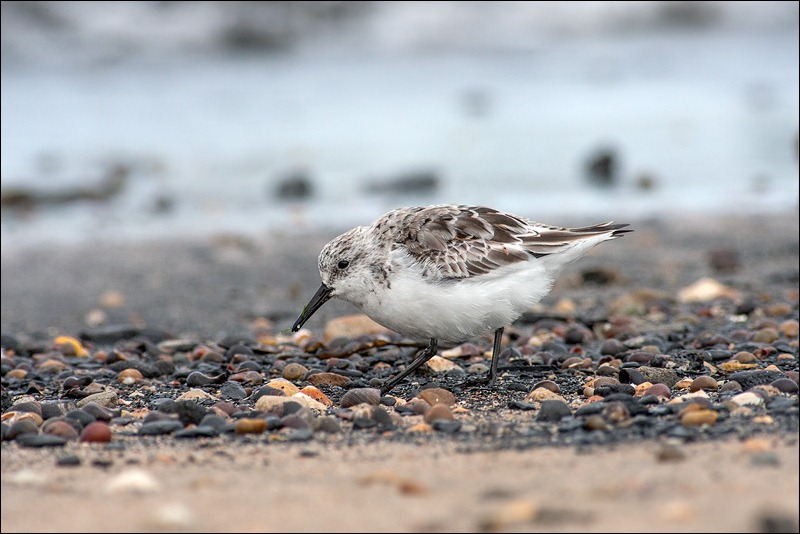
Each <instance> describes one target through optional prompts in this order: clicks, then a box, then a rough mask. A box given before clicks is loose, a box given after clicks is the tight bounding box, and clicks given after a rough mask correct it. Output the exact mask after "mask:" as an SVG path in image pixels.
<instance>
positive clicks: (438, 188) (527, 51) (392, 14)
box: [0, 2, 800, 251]
mask: <svg viewBox="0 0 800 534" xmlns="http://www.w3.org/2000/svg"><path fill="white" fill-rule="evenodd" d="M7 4H10V5H8V6H7ZM22 4H33V5H40V7H41V10H40V11H35V10H32V8H31V6H23V5H22ZM62 4H68V6H66V7H62V6H61V5H62ZM69 4H72V6H71V7H70V6H69ZM99 4H109V5H106V6H104V7H102V8H99V7H98V5H99ZM129 4H134V5H133V6H131V5H129ZM173 4H182V5H181V6H179V7H175V6H172V5H173ZM206 4H211V6H209V5H206ZM224 4H231V5H234V6H237V5H238V6H239V7H238V8H236V7H233V8H227V7H225V5H224ZM241 4H275V5H279V6H283V7H281V8H280V9H283V11H279V12H276V11H274V9H278V7H275V6H272V7H270V8H264V9H265V10H267V13H266V14H265V13H263V12H261V11H257V10H256V8H254V7H253V6H249V7H242V5H241ZM285 4H293V3H285V2H283V3H282V2H265V3H247V2H244V3H236V2H234V3H227V2H218V3H215V2H209V3H203V2H177V3H169V2H166V3H158V2H132V3H127V2H110V3H92V2H64V3H56V2H17V3H15V2H3V39H2V44H3V54H2V59H3V63H2V81H1V82H0V87H1V89H2V114H1V120H0V124H1V136H0V137H1V141H2V150H1V164H0V177H1V178H2V190H3V197H4V201H3V206H2V217H1V219H2V220H1V221H0V222H1V230H2V247H3V250H4V251H6V250H10V249H13V248H18V247H24V246H33V245H52V244H63V245H73V244H79V243H81V242H84V241H87V240H90V241H96V240H126V241H135V240H145V239H150V238H171V237H192V238H194V237H203V236H213V235H219V234H245V235H265V234H269V233H271V232H281V233H288V234H292V233H294V232H306V231H314V232H326V233H331V234H333V233H335V232H338V231H340V230H341V229H345V228H347V227H350V226H354V225H359V224H368V223H369V222H370V221H371V220H373V219H374V218H375V217H377V216H379V215H380V214H382V213H384V212H385V211H388V210H389V209H392V208H394V207H399V206H411V205H422V204H438V203H465V204H482V205H488V206H492V207H495V208H498V209H502V210H506V211H510V212H512V213H516V214H518V215H521V216H525V217H528V218H530V219H532V220H535V221H539V222H544V223H549V224H558V225H562V224H563V225H571V224H589V223H593V222H600V221H602V220H618V221H619V220H623V221H625V220H631V219H635V218H651V219H658V218H659V217H673V216H686V217H691V216H692V215H694V214H703V215H716V214H719V215H725V214H732V213H735V214H762V213H782V212H787V211H789V212H795V213H796V211H797V208H798V114H799V106H798V94H800V87H798V85H799V84H798V79H800V68H799V64H800V61H799V54H798V42H799V40H798V11H797V3H796V2H472V3H470V2H397V3H395V2H377V3H370V2H366V3H350V2H320V3H316V4H320V5H322V4H324V5H326V6H327V7H328V8H330V12H328V11H323V12H322V13H323V14H320V13H318V12H317V11H314V10H322V8H321V7H319V6H317V7H315V8H314V9H312V10H311V11H312V13H306V12H303V11H302V9H300V8H297V11H296V12H295V11H292V10H289V12H288V13H287V12H286V10H287V9H288V8H287V7H286V6H285ZM299 4H315V3H302V2H301V3H299ZM355 4H362V5H355ZM625 4H628V5H627V6H626V5H625ZM683 4H687V5H688V6H684V7H683V8H682V9H683V10H684V11H681V10H680V9H679V8H680V5H683ZM691 4H698V5H700V6H701V7H697V6H694V7H693V6H691ZM676 5H677V6H678V7H677V8H676V7H675V6H676ZM703 5H705V6H706V7H705V8H703V7H702V6H703ZM165 6H166V7H165ZM170 6H172V7H170ZM581 6H589V7H581ZM670 6H671V7H670ZM229 9H233V10H236V9H239V11H234V12H230V11H228V10H229ZM270 9H273V11H269V10H270ZM42 10H43V12H42ZM165 10H171V11H168V12H167V11H165ZM242 10H244V13H242V12H241V11H242ZM253 10H256V11H253ZM254 13H255V14H254ZM276 13H277V14H276ZM248 14H249V15H248ZM256 14H257V15H258V16H256ZM234 15H235V16H234ZM259 17H260V18H259ZM298 21H299V22H298ZM287 28H288V29H287ZM265 36H266V37H265ZM113 177H117V178H120V179H121V180H120V182H118V185H119V187H118V188H117V189H114V190H113V191H110V192H108V191H107V194H105V195H100V196H104V198H100V199H97V198H88V197H92V196H97V195H96V194H95V193H96V192H98V191H101V192H102V191H106V189H105V187H106V186H107V184H108V183H109V180H112V179H113ZM14 195H16V197H15V196H14ZM13 198H17V199H19V198H23V199H25V201H23V202H12V200H10V199H13Z"/></svg>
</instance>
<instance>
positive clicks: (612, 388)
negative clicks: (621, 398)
mask: <svg viewBox="0 0 800 534" xmlns="http://www.w3.org/2000/svg"><path fill="white" fill-rule="evenodd" d="M594 393H595V395H600V396H601V397H608V396H609V395H614V394H616V393H622V394H623V395H628V396H631V397H632V396H633V394H634V393H636V389H634V387H633V386H632V385H630V384H606V385H605V386H600V387H597V388H595V390H594Z"/></svg>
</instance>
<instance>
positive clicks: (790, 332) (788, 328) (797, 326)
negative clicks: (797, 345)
mask: <svg viewBox="0 0 800 534" xmlns="http://www.w3.org/2000/svg"><path fill="white" fill-rule="evenodd" d="M778 330H780V331H781V333H782V334H783V335H784V336H786V337H797V335H798V331H799V330H800V323H798V322H797V321H795V320H794V319H788V320H786V321H784V322H782V323H781V324H780V326H779V327H778Z"/></svg>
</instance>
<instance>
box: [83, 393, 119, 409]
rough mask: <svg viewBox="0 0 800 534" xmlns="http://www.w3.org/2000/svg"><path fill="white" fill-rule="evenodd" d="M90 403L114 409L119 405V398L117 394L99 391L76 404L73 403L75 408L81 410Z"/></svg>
mask: <svg viewBox="0 0 800 534" xmlns="http://www.w3.org/2000/svg"><path fill="white" fill-rule="evenodd" d="M90 402H94V403H97V404H99V405H100V406H105V407H107V408H116V407H117V405H118V404H119V397H118V396H117V393H116V392H114V391H101V392H99V393H94V394H92V395H89V396H87V397H84V398H82V399H81V400H79V401H78V402H76V403H75V406H77V407H78V408H82V407H83V406H85V405H87V404H89V403H90Z"/></svg>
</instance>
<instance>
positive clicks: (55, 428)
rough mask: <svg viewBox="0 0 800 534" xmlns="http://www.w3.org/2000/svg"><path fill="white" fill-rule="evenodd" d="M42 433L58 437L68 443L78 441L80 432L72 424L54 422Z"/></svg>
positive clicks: (44, 428)
mask: <svg viewBox="0 0 800 534" xmlns="http://www.w3.org/2000/svg"><path fill="white" fill-rule="evenodd" d="M42 431H43V432H44V433H45V434H49V435H51V436H58V437H61V438H64V439H65V440H67V441H70V440H74V439H78V437H79V434H78V431H77V430H76V429H75V427H73V426H72V425H71V424H69V423H67V422H66V421H63V420H61V421H53V422H52V423H50V424H48V425H46V426H45V427H43V429H42Z"/></svg>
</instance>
